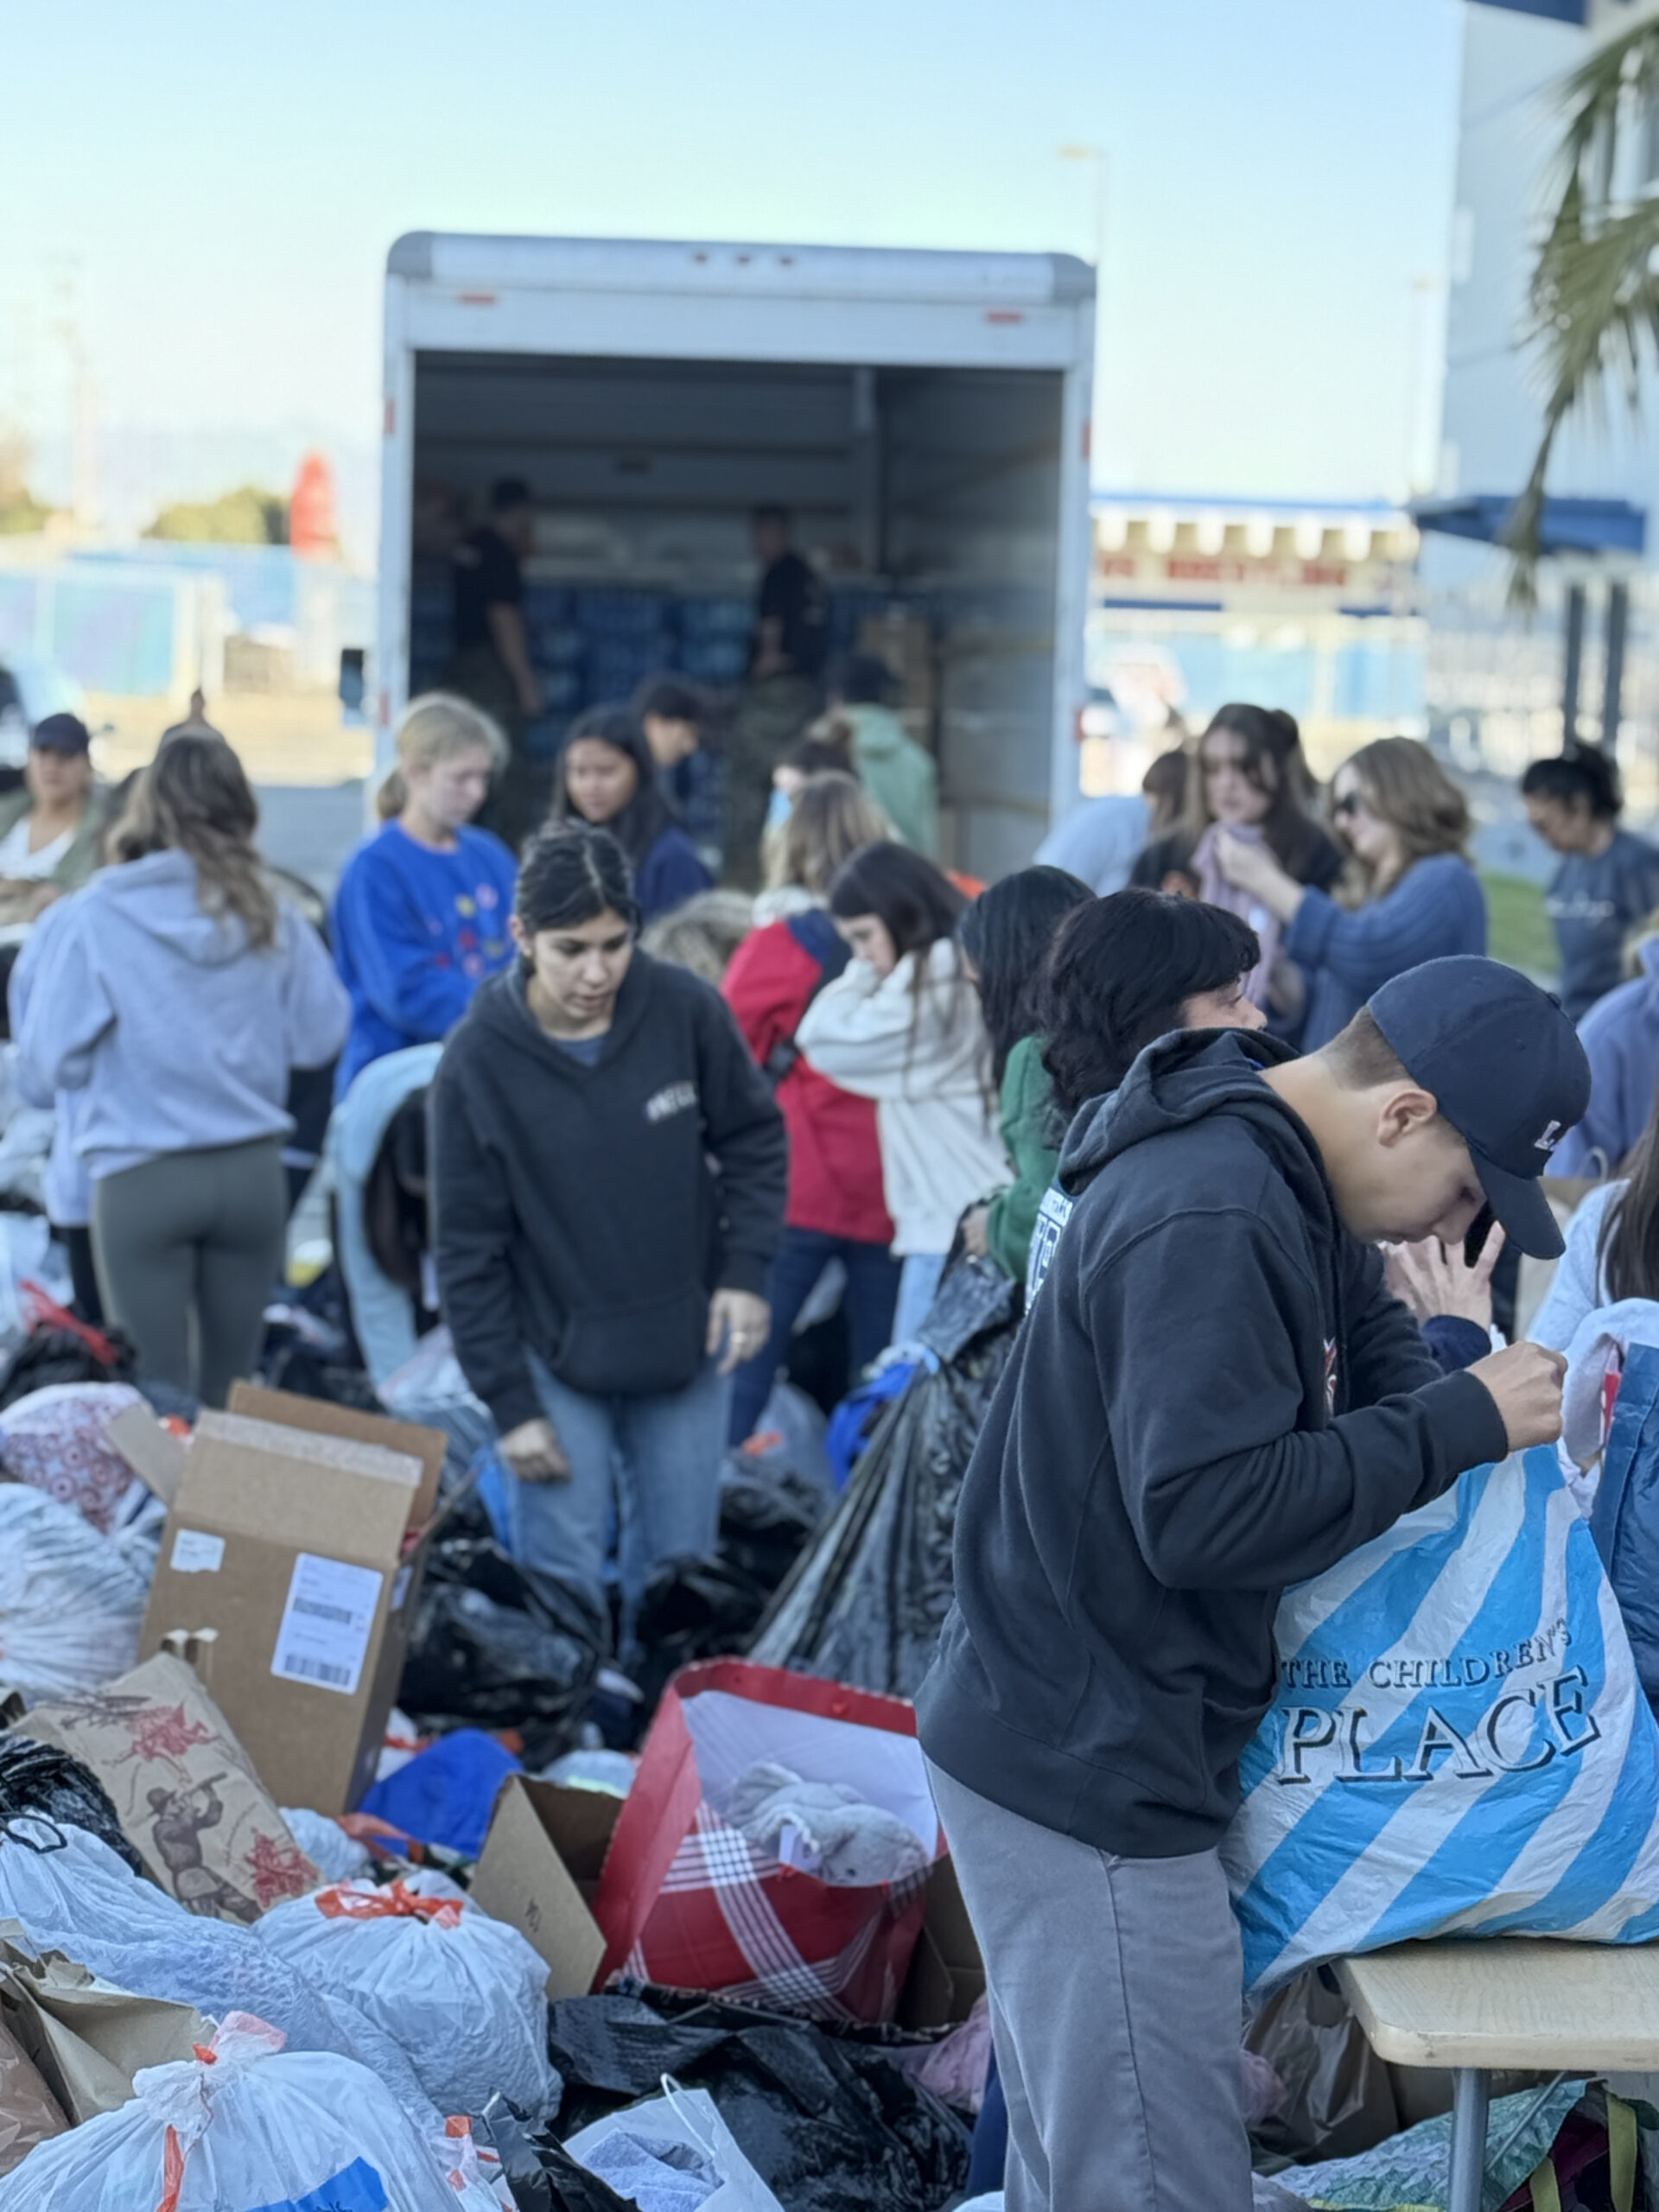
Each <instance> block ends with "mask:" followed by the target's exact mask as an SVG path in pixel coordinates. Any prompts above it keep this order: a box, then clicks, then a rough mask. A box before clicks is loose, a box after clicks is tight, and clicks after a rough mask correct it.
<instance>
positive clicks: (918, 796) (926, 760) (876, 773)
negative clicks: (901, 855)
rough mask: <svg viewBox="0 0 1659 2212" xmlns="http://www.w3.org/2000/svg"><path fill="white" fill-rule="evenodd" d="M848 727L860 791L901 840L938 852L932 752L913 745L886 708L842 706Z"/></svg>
mask: <svg viewBox="0 0 1659 2212" xmlns="http://www.w3.org/2000/svg"><path fill="white" fill-rule="evenodd" d="M840 712H841V714H842V717H843V719H844V720H845V721H848V722H849V723H850V724H851V726H852V732H853V766H855V768H856V769H857V771H858V773H859V779H860V780H861V783H862V784H863V785H864V788H865V790H866V791H868V793H869V795H870V797H871V798H873V799H874V801H875V803H876V804H877V805H878V806H879V807H880V810H881V811H882V812H883V814H885V815H886V816H887V819H888V821H889V822H891V823H892V824H893V831H894V834H895V835H896V836H897V837H898V839H899V842H900V843H901V844H905V845H908V846H909V847H910V849H911V850H912V852H917V853H925V855H926V856H927V858H928V859H929V860H931V861H933V860H937V859H938V856H939V772H938V768H937V767H936V766H934V762H933V756H932V754H931V753H929V752H928V751H927V749H926V748H925V747H924V746H920V745H918V744H917V742H916V741H915V739H914V738H913V737H912V736H911V735H910V734H909V732H908V731H907V730H906V728H905V726H904V724H903V723H902V722H901V721H899V717H898V715H895V714H894V713H893V712H892V710H891V709H889V708H887V707H875V706H857V707H842V709H840Z"/></svg>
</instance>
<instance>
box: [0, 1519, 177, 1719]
mask: <svg viewBox="0 0 1659 2212" xmlns="http://www.w3.org/2000/svg"><path fill="white" fill-rule="evenodd" d="M148 1599H149V1584H148V1582H147V1581H146V1580H145V1578H144V1576H143V1573H141V1572H140V1571H139V1569H138V1567H137V1566H135V1565H134V1563H133V1561H132V1560H130V1559H129V1558H128V1557H126V1556H125V1555H124V1554H123V1553H122V1552H121V1551H120V1550H118V1548H117V1547H116V1546H115V1545H114V1544H113V1543H111V1541H110V1539H109V1538H108V1537H107V1536H101V1535H99V1533H98V1530H97V1529H94V1528H92V1527H91V1526H89V1524H88V1523H87V1522H85V1521H83V1520H82V1519H81V1517H80V1516H79V1513H77V1512H76V1511H75V1510H74V1508H73V1506H69V1505H60V1503H58V1501H57V1499H56V1498H55V1497H47V1495H46V1493H45V1492H44V1491H38V1490H32V1489H31V1488H30V1487H29V1484H27V1483H11V1482H4V1483H0V1682H3V1683H4V1684H6V1685H7V1687H8V1688H12V1689H20V1690H27V1691H31V1692H33V1693H35V1694H37V1695H60V1694H65V1693H68V1692H73V1691H76V1690H96V1689H101V1688H103V1686H104V1684H105V1682H107V1681H112V1680H113V1679H114V1677H115V1676H116V1675H124V1674H125V1673H126V1672H127V1670H128V1669H129V1668H130V1667H132V1666H134V1665H135V1664H136V1663H137V1658H138V1633H139V1630H141V1629H142V1627H143V1620H144V1605H145V1603H146V1601H147V1600H148Z"/></svg>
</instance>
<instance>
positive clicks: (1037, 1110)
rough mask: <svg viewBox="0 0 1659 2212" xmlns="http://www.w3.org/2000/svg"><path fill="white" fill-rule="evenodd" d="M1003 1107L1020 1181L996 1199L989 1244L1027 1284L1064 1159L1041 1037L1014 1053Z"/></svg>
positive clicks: (1005, 1137)
mask: <svg viewBox="0 0 1659 2212" xmlns="http://www.w3.org/2000/svg"><path fill="white" fill-rule="evenodd" d="M1001 1108H1002V1116H1001V1118H1002V1142H1003V1144H1004V1145H1005V1147H1007V1154H1008V1158H1009V1159H1010V1160H1012V1161H1013V1162H1014V1181H1013V1182H1012V1183H1011V1184H1010V1185H1008V1187H1007V1189H1006V1190H1002V1191H999V1192H997V1194H996V1196H995V1198H993V1199H992V1200H991V1205H990V1216H989V1218H988V1220H987V1222H986V1224H985V1241H986V1243H987V1244H988V1246H989V1248H990V1255H991V1257H992V1259H994V1260H995V1262H996V1264H997V1266H998V1267H999V1268H1001V1270H1002V1272H1003V1274H1005V1275H1012V1276H1013V1278H1014V1281H1015V1282H1020V1283H1022V1282H1024V1281H1025V1279H1026V1262H1027V1259H1028V1258H1029V1256H1030V1253H1031V1232H1032V1230H1033V1229H1034V1228H1035V1227H1036V1225H1037V1209H1038V1207H1039V1205H1041V1204H1042V1202H1043V1194H1044V1192H1046V1190H1047V1189H1048V1186H1049V1185H1050V1184H1051V1183H1052V1181H1053V1179H1054V1173H1055V1170H1056V1168H1057V1167H1058V1166H1059V1160H1060V1147H1059V1143H1058V1136H1057V1133H1056V1131H1055V1128H1054V1089H1053V1085H1052V1084H1051V1083H1050V1081H1049V1079H1048V1071H1047V1069H1046V1067H1045V1066H1044V1065H1043V1040H1042V1039H1041V1038H1040V1037H1022V1038H1021V1039H1020V1042H1019V1043H1018V1044H1017V1045H1016V1046H1014V1050H1013V1051H1012V1052H1010V1053H1009V1054H1008V1064H1007V1067H1006V1068H1004V1070H1003V1071H1002V1098H1001Z"/></svg>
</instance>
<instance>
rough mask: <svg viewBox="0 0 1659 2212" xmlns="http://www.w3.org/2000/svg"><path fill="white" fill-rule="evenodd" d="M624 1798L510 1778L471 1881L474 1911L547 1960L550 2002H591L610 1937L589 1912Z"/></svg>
mask: <svg viewBox="0 0 1659 2212" xmlns="http://www.w3.org/2000/svg"><path fill="white" fill-rule="evenodd" d="M621 1809H622V1801H621V1799H620V1797H610V1796H605V1795H604V1794H603V1793H602V1792H601V1791H600V1790H597V1789H563V1788H562V1787H561V1786H560V1785H559V1784H558V1783H555V1782H532V1781H531V1779H530V1777H528V1776H527V1775H523V1774H510V1775H509V1776H508V1777H507V1778H506V1780H505V1782H504V1783H502V1785H501V1793H500V1795H499V1796H498V1797H497V1799H496V1801H495V1810H494V1812H493V1815H492V1816H491V1819H490V1832H489V1834H488V1835H486V1837H485V1839H484V1848H483V1851H482V1852H481V1853H480V1856H479V1861H478V1866H477V1869H476V1871H475V1872H474V1875H473V1888H472V1895H473V1901H474V1904H480V1905H482V1906H483V1908H484V1910H485V1911H486V1912H487V1913H491V1914H493V1916H494V1917H495V1918H496V1919H497V1920H505V1922H506V1923H507V1924H508V1925H509V1927H512V1928H516V1929H518V1933H519V1934H520V1935H521V1936H524V1938H525V1940H526V1941H527V1942H531V1943H532V1944H534V1946H535V1947H536V1948H537V1950H538V1951H539V1952H540V1953H541V1955H542V1956H543V1959H545V1960H546V1961H547V1993H548V1995H549V1997H550V1998H554V1999H557V1998H561V1997H585V1996H586V1995H587V1994H588V1991H589V1990H590V1989H591V1988H592V1987H593V1986H594V1975H595V1974H597V1973H598V1972H599V1962H600V1961H601V1959H602V1958H603V1957H604V1955H605V1938H604V1937H603V1936H601V1934H600V1932H599V1923H598V1922H597V1921H596V1920H595V1919H594V1916H593V1913H592V1911H591V1910H589V1908H590V1906H591V1905H592V1903H593V1899H594V1893H595V1892H596V1891H597V1890H598V1888H599V1877H600V1872H601V1868H602V1867H603V1866H604V1864H605V1853H606V1852H607V1850H608V1848H609V1847H610V1841H611V1831H612V1830H613V1828H614V1827H615V1826H616V1816H617V1815H618V1814H619V1813H620V1811H621Z"/></svg>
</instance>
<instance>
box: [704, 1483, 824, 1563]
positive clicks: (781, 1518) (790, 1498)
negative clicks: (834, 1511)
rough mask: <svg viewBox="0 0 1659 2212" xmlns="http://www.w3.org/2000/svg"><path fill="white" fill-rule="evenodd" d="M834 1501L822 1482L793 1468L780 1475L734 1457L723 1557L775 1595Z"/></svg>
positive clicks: (723, 1511)
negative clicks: (808, 1477)
mask: <svg viewBox="0 0 1659 2212" xmlns="http://www.w3.org/2000/svg"><path fill="white" fill-rule="evenodd" d="M828 1509H829V1499H828V1497H826V1495H825V1493H824V1492H823V1491H822V1490H820V1489H819V1488H818V1486H817V1484H816V1483H811V1482H809V1481H808V1480H807V1478H806V1477H805V1476H804V1475H798V1474H796V1473H794V1472H793V1471H791V1469H789V1468H787V1467H781V1468H779V1470H778V1471H776V1472H775V1473H774V1472H771V1471H763V1470H761V1469H760V1468H758V1467H756V1466H753V1465H751V1464H750V1463H749V1462H747V1460H745V1459H742V1458H741V1456H740V1457H735V1458H733V1459H728V1461H727V1463H726V1466H725V1470H724V1471H723V1472H722V1474H721V1478H720V1544H719V1549H720V1556H721V1559H723V1560H725V1562H726V1564H727V1565H728V1567H734V1568H735V1569H736V1571H737V1573H740V1574H742V1575H746V1576H747V1578H748V1580H750V1581H751V1582H754V1583H757V1584H759V1586H760V1588H761V1589H762V1590H764V1591H765V1592H766V1595H767V1596H768V1597H770V1596H771V1595H772V1592H773V1591H774V1590H776V1589H777V1587H778V1586H779V1583H781V1582H782V1580H783V1579H784V1577H785V1575H786V1574H787V1573H789V1570H790V1568H791V1567H793V1566H794V1564H795V1562H796V1560H798V1558H799V1556H800V1554H801V1552H802V1550H803V1549H804V1547H805V1544H806V1541H807V1539H808V1537H809V1536H810V1535H811V1534H812V1531H813V1530H814V1529H816V1528H817V1525H818V1523H819V1522H821V1521H822V1520H823V1516H824V1514H825V1512H826V1511H827V1510H828Z"/></svg>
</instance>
